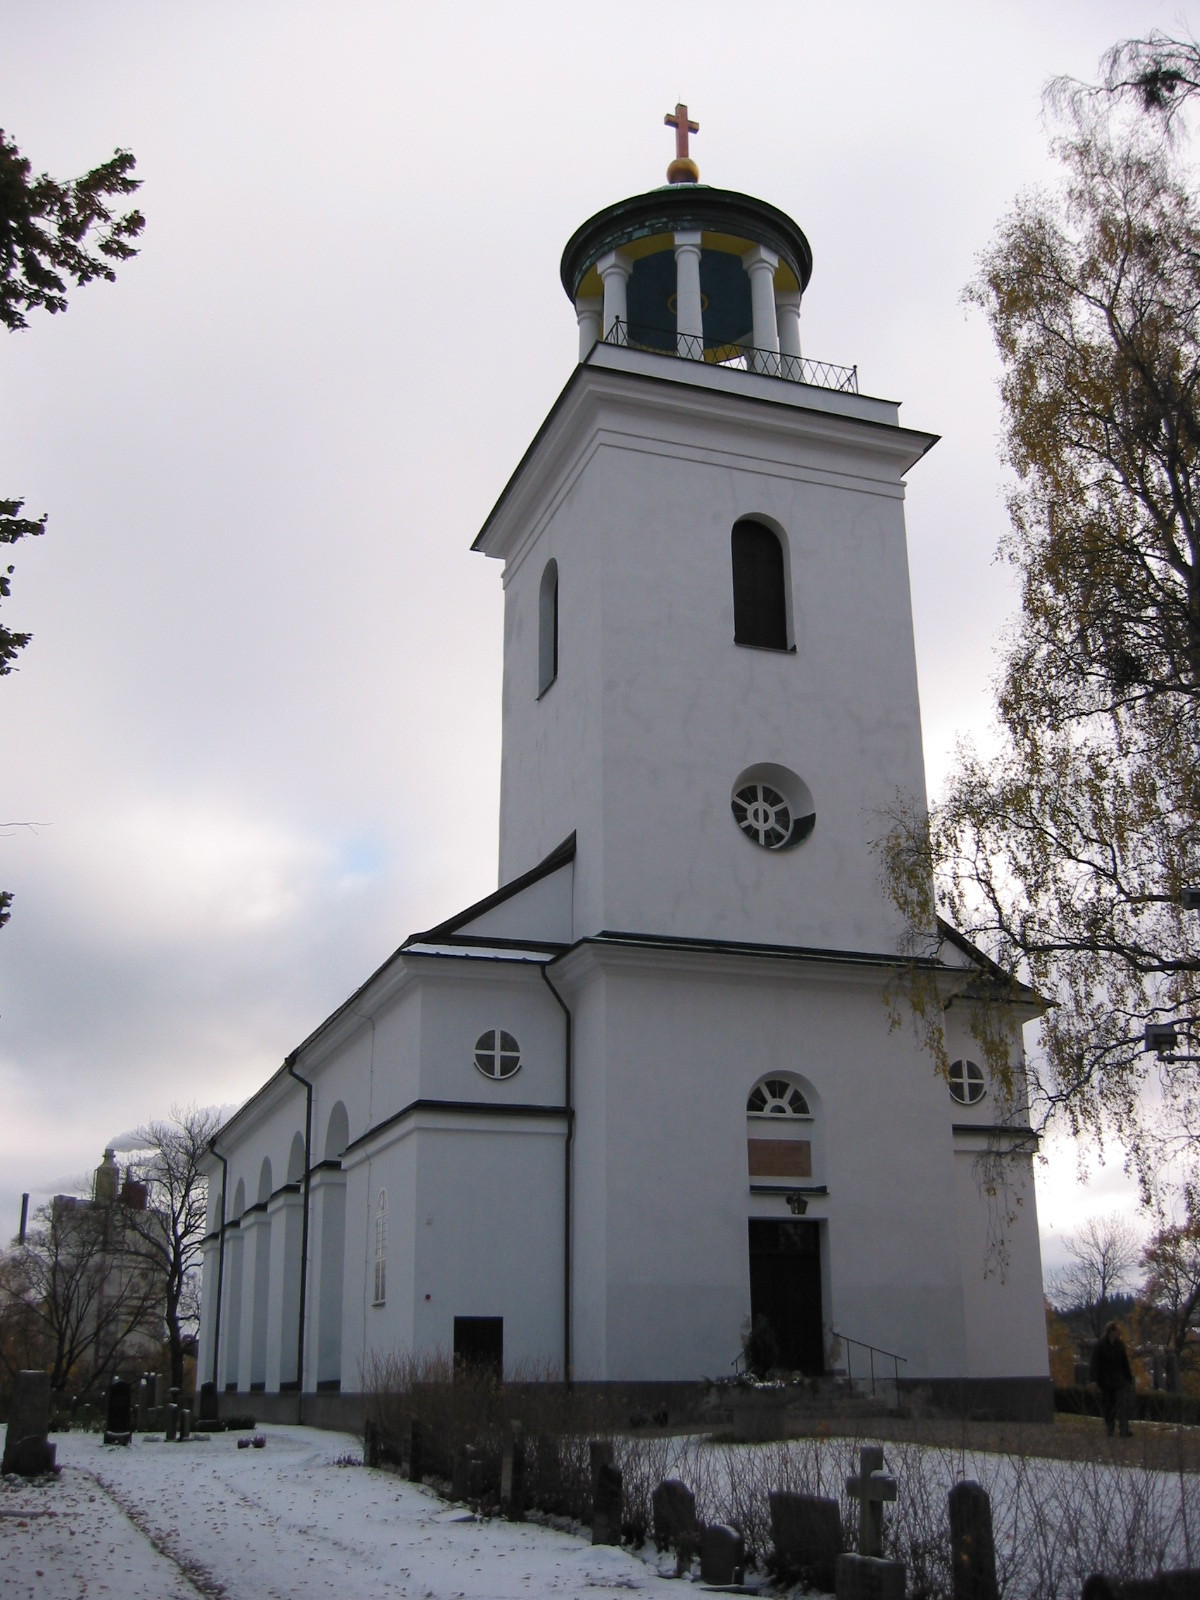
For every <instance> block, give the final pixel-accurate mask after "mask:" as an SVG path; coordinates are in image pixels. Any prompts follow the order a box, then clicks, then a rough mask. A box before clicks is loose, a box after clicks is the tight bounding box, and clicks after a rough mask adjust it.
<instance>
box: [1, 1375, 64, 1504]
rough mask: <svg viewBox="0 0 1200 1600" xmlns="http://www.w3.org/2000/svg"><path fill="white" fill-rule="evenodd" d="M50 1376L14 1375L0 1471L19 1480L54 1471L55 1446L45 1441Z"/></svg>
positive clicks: (48, 1415) (47, 1427) (48, 1410)
mask: <svg viewBox="0 0 1200 1600" xmlns="http://www.w3.org/2000/svg"><path fill="white" fill-rule="evenodd" d="M49 1433H50V1374H49V1373H48V1372H18V1373H17V1379H16V1382H15V1383H14V1385H13V1392H12V1400H11V1401H10V1402H9V1407H8V1432H7V1433H6V1434H5V1436H4V1460H3V1462H2V1463H0V1470H2V1471H4V1472H15V1473H18V1474H19V1475H20V1476H21V1477H23V1478H33V1477H36V1476H37V1474H38V1473H39V1472H55V1471H57V1470H58V1469H57V1468H56V1466H55V1464H54V1457H55V1454H56V1452H57V1449H58V1447H57V1445H53V1444H51V1443H50V1441H49Z"/></svg>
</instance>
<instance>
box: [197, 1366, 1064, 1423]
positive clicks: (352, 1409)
mask: <svg viewBox="0 0 1200 1600" xmlns="http://www.w3.org/2000/svg"><path fill="white" fill-rule="evenodd" d="M523 1387H525V1386H524V1385H522V1384H509V1385H508V1388H509V1389H510V1390H517V1391H519V1390H520V1389H521V1388H523ZM531 1387H534V1386H531ZM536 1387H539V1388H540V1387H542V1386H541V1385H537V1386H536ZM897 1387H898V1392H899V1399H900V1403H901V1405H902V1406H912V1407H913V1408H915V1409H917V1410H929V1411H933V1412H936V1413H938V1414H940V1415H942V1416H951V1417H965V1418H969V1419H974V1420H975V1421H979V1422H1053V1420H1054V1388H1053V1386H1052V1384H1051V1382H1050V1379H1049V1378H1048V1377H1047V1378H913V1379H905V1378H901V1380H900V1382H899V1384H898V1386H897ZM574 1389H575V1392H576V1393H577V1394H587V1395H592V1396H594V1397H595V1398H596V1399H597V1400H598V1401H603V1402H604V1403H605V1406H606V1409H609V1410H610V1411H615V1412H616V1413H617V1416H618V1418H619V1421H620V1423H621V1424H623V1425H625V1426H628V1427H645V1426H651V1427H654V1426H656V1425H657V1426H660V1427H668V1426H669V1427H688V1426H690V1425H694V1424H697V1423H706V1422H707V1423H710V1424H717V1423H719V1422H721V1421H724V1420H725V1415H724V1413H725V1412H726V1411H727V1409H728V1405H729V1402H730V1399H731V1396H730V1395H729V1394H728V1393H727V1392H726V1393H724V1394H722V1395H721V1396H720V1397H719V1398H718V1397H717V1396H715V1395H714V1393H713V1391H712V1390H711V1389H710V1388H709V1386H708V1385H707V1384H703V1383H687V1382H682V1383H680V1382H661V1383H655V1382H645V1383H610V1382H600V1381H597V1382H580V1383H576V1384H575V1385H574ZM217 1399H218V1408H219V1413H220V1415H221V1416H222V1417H237V1416H243V1417H244V1416H252V1417H253V1418H254V1419H255V1421H256V1422H267V1423H275V1424H277V1425H281V1424H288V1423H302V1424H304V1425H305V1426H306V1427H310V1428H328V1429H335V1430H338V1431H340V1432H343V1433H358V1434H361V1433H362V1429H363V1422H364V1420H365V1417H366V1405H367V1396H366V1395H364V1394H343V1393H341V1392H340V1391H336V1390H330V1391H320V1392H318V1393H316V1394H312V1393H308V1394H297V1393H296V1392H295V1391H294V1390H293V1391H291V1392H290V1393H289V1392H285V1393H283V1394H273V1393H272V1394H267V1393H262V1392H258V1391H256V1392H255V1393H253V1394H242V1393H238V1394H221V1395H218V1397H217ZM783 1403H784V1404H786V1400H784V1401H783Z"/></svg>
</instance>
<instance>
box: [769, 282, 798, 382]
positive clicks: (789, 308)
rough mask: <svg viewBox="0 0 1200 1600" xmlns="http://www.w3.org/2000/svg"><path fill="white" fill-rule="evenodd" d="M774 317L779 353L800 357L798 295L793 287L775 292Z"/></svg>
mask: <svg viewBox="0 0 1200 1600" xmlns="http://www.w3.org/2000/svg"><path fill="white" fill-rule="evenodd" d="M775 319H776V321H777V323H778V325H779V353H780V355H781V356H794V357H795V358H796V360H797V361H798V360H799V359H800V295H799V292H798V291H797V290H795V289H780V290H777V291H776V294H775ZM796 376H799V374H796Z"/></svg>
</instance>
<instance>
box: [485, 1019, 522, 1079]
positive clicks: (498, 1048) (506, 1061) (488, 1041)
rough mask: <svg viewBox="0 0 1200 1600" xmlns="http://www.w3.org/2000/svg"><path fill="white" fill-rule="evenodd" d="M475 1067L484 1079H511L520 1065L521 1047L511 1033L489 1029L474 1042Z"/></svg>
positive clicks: (498, 1029) (500, 1029)
mask: <svg viewBox="0 0 1200 1600" xmlns="http://www.w3.org/2000/svg"><path fill="white" fill-rule="evenodd" d="M475 1065H476V1066H477V1067H478V1068H479V1070H480V1072H482V1073H483V1075H484V1077H485V1078H511V1077H512V1075H513V1073H514V1072H516V1071H517V1069H518V1068H519V1067H520V1065H521V1047H520V1045H518V1043H517V1041H516V1040H515V1039H514V1038H513V1036H512V1034H511V1033H505V1032H504V1030H503V1029H502V1028H491V1029H489V1030H488V1032H487V1033H481V1034H480V1035H479V1037H478V1039H476V1041H475Z"/></svg>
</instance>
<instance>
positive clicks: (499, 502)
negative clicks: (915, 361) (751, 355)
mask: <svg viewBox="0 0 1200 1600" xmlns="http://www.w3.org/2000/svg"><path fill="white" fill-rule="evenodd" d="M602 344H603V340H598V341H597V343H596V344H594V345H593V346H592V349H593V350H598V349H600V347H601V345H602ZM605 348H606V349H611V348H614V347H613V346H605ZM650 353H651V354H653V353H654V352H650ZM659 353H660V354H663V355H665V356H666V359H667V360H669V361H677V360H679V357H678V356H672V355H669V354H668V353H667V352H659ZM590 361H591V351H589V352H588V355H587V356H586V357H585V358H584V359H583V360H582V361H581V362H579V364H578V365H577V366H576V368H575V370H574V371H573V372H572V373H571V376H570V377H569V378H568V379H567V381H566V383H564V384H563V386H562V389H561V390H560V391H559V394H558V398H557V399H556V400H555V402H554V404H553V405H552V406H551V407H550V409H549V411H547V413H546V415H545V418H544V419H543V421H542V425H541V427H540V428H539V429H538V431H537V432H536V433H535V434H534V436H533V438H532V439H531V440H530V441H529V445H528V448H527V449H526V451H525V454H524V455H523V456H522V457H521V459H520V461H518V462H517V464H516V466H515V467H514V468H513V470H512V472H511V473H510V474H509V476H508V482H507V483H506V484H505V485H504V487H503V489H501V491H500V493H499V495H498V496H497V497H496V502H495V504H494V505H493V506H492V509H491V510H490V511H489V512H488V514H487V516H486V517H485V518H484V519H483V526H482V527H481V528H480V530H479V532H478V533H477V534H476V535H475V537H474V539H472V541H471V549H472V550H481V549H482V548H483V541H484V539H485V538H486V537H487V534H488V530H489V529H490V528H491V526H492V523H493V522H495V520H496V518H497V516H499V514H500V511H501V509H502V508H503V506H504V504H505V502H506V501H507V500H508V498H509V496H510V495H511V494H512V492H513V491H514V489H515V488H516V486H517V484H518V483H519V482H520V480H521V478H522V477H523V476H524V473H525V468H526V467H527V466H528V464H529V462H530V460H531V459H532V457H533V456H534V454H535V453H536V452H537V449H538V446H539V445H540V444H541V442H542V439H543V438H544V437H545V435H546V434H547V433H548V432H549V431H550V428H551V426H552V425H553V423H554V420H555V418H556V417H557V416H558V413H559V411H560V410H561V409H562V406H563V403H564V402H565V400H566V398H567V395H568V394H569V393H570V392H571V390H572V389H573V388H574V387H575V385H576V383H578V382H579V380H580V377H581V375H582V374H583V373H584V372H585V371H587V369H588V367H589V364H590ZM610 370H611V369H610ZM624 376H625V377H635V378H636V379H637V380H638V382H640V383H659V384H669V383H673V382H675V383H677V382H679V381H680V380H679V379H672V378H668V377H667V376H665V374H664V375H663V376H661V377H660V376H659V375H658V374H657V373H649V372H638V373H625V374H624ZM742 398H743V399H744V400H749V401H751V402H752V403H753V404H754V405H759V406H773V407H782V406H783V404H784V402H783V401H782V400H772V399H770V398H769V396H767V395H761V394H752V395H743V396H742ZM859 398H861V399H864V400H879V399H882V398H883V397H882V396H881V395H862V396H861V397H859ZM884 404H885V405H899V404H900V401H898V400H885V401H884ZM787 409H788V410H789V411H801V412H804V413H805V415H812V416H842V415H843V414H842V413H841V412H827V411H823V410H821V408H820V407H818V406H793V405H789V406H788V407H787ZM844 420H846V421H849V422H854V423H857V424H858V425H859V426H860V427H866V428H880V429H883V430H885V431H886V432H888V433H892V434H897V433H905V434H917V435H919V436H921V437H922V438H924V439H925V440H926V444H925V447H924V449H923V450H922V451H921V454H920V456H918V458H917V459H918V460H922V459H923V458H924V457H925V456H927V455H928V454H929V452H930V451H931V450H932V449H933V447H934V445H935V444H940V442H941V437H942V436H941V434H940V433H930V432H928V430H927V429H925V428H908V427H906V426H905V425H904V424H903V423H902V422H880V421H879V420H878V418H876V417H846V418H844Z"/></svg>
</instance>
